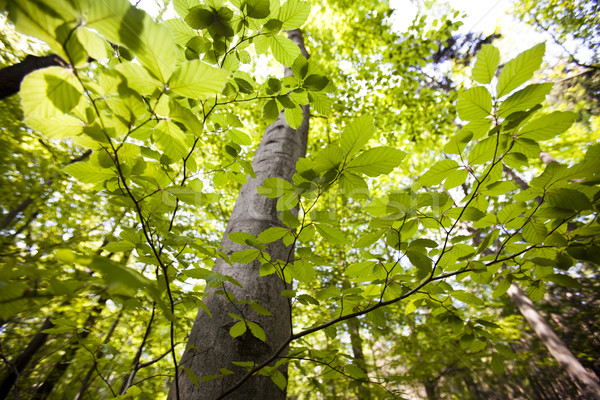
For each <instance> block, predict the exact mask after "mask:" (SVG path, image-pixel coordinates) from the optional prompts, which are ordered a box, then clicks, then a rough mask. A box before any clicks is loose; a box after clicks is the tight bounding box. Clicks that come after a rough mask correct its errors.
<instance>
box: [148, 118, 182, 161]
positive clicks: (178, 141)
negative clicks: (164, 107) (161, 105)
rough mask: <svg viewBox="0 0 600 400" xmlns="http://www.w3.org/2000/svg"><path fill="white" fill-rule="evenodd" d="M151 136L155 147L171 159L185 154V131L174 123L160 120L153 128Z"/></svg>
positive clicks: (176, 158)
mask: <svg viewBox="0 0 600 400" xmlns="http://www.w3.org/2000/svg"><path fill="white" fill-rule="evenodd" d="M153 136H154V140H155V141H156V145H157V147H158V148H159V149H161V150H162V151H163V152H164V153H165V154H166V155H167V156H168V157H169V158H170V159H171V160H173V161H175V160H178V159H180V158H182V157H184V156H185V155H186V154H187V151H188V146H187V144H186V142H185V133H183V131H182V130H181V129H180V128H179V127H178V126H177V125H175V123H173V122H171V121H167V120H161V121H160V122H159V123H158V124H157V125H156V127H155V128H154V132H153Z"/></svg>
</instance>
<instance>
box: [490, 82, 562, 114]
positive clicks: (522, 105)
mask: <svg viewBox="0 0 600 400" xmlns="http://www.w3.org/2000/svg"><path fill="white" fill-rule="evenodd" d="M552 86H554V84H553V83H536V84H533V85H529V86H527V87H525V89H522V90H519V91H518V92H516V93H513V94H512V95H511V96H510V97H509V98H508V99H506V100H504V101H503V102H502V104H500V108H499V109H498V116H499V117H501V118H504V117H506V116H508V115H510V114H512V113H514V112H517V111H527V110H529V109H530V108H532V107H534V106H536V105H538V104H540V103H542V102H543V101H544V99H545V98H546V95H547V94H548V93H550V90H552Z"/></svg>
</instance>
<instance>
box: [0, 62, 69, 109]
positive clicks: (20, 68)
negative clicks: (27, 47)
mask: <svg viewBox="0 0 600 400" xmlns="http://www.w3.org/2000/svg"><path fill="white" fill-rule="evenodd" d="M66 65H67V63H66V62H65V61H64V60H63V59H62V58H60V57H59V56H57V55H56V54H52V55H49V56H44V57H38V56H31V55H29V56H27V57H25V59H24V60H23V61H21V62H20V63H17V64H14V65H11V66H10V67H6V68H2V69H0V99H3V98H5V97H8V96H12V95H13V94H15V93H17V92H19V89H21V82H23V79H25V76H26V75H27V74H30V73H32V72H33V71H35V70H38V69H42V68H48V67H52V66H61V67H64V66H66Z"/></svg>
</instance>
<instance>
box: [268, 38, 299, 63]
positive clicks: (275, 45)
mask: <svg viewBox="0 0 600 400" xmlns="http://www.w3.org/2000/svg"><path fill="white" fill-rule="evenodd" d="M286 29H287V28H286ZM268 40H269V47H270V48H271V52H273V57H275V59H276V60H277V61H279V62H280V63H281V64H283V65H284V66H286V67H290V66H291V65H292V64H293V63H294V60H295V59H296V58H297V57H298V56H299V55H300V49H299V48H298V45H297V44H296V43H294V42H292V41H291V40H290V39H288V38H286V37H284V36H282V35H275V36H271V37H269V38H268Z"/></svg>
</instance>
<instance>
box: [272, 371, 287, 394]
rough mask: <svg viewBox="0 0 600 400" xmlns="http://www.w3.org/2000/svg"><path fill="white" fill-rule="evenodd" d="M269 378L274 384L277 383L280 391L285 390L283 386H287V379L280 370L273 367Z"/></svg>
mask: <svg viewBox="0 0 600 400" xmlns="http://www.w3.org/2000/svg"><path fill="white" fill-rule="evenodd" d="M271 380H272V381H273V383H274V384H276V385H277V387H278V388H279V389H281V390H282V391H283V390H285V387H286V386H287V381H286V379H285V375H283V374H282V373H281V371H279V370H278V369H273V372H272V373H271Z"/></svg>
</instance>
